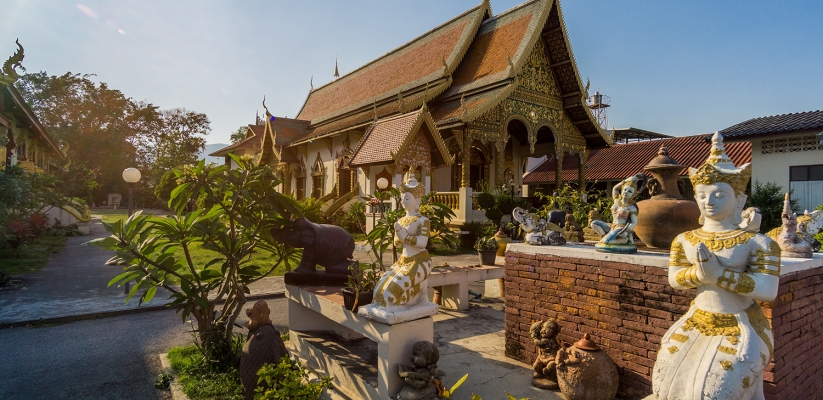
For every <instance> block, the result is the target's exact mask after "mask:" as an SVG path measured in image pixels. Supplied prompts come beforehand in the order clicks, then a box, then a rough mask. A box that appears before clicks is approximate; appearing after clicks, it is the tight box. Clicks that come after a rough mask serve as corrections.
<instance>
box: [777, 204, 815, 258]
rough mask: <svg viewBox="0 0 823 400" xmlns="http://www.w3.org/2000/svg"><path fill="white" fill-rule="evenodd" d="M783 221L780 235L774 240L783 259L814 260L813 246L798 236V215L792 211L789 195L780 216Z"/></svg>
mask: <svg viewBox="0 0 823 400" xmlns="http://www.w3.org/2000/svg"><path fill="white" fill-rule="evenodd" d="M780 218H781V219H782V220H783V225H782V226H781V231H780V233H778V234H777V236H775V237H773V239H774V240H775V241H776V242H777V245H778V246H780V249H781V250H782V256H783V257H795V258H812V253H813V252H812V245H811V244H810V243H809V242H807V241H806V240H805V239H804V238H803V237H801V236H800V235H798V234H797V214H795V213H794V211H792V203H791V198H790V197H789V193H786V196H785V197H784V200H783V213H782V214H781V215H780Z"/></svg>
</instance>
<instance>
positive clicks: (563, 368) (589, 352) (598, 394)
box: [555, 333, 620, 400]
mask: <svg viewBox="0 0 823 400" xmlns="http://www.w3.org/2000/svg"><path fill="white" fill-rule="evenodd" d="M555 362H556V364H557V383H558V384H559V385H560V391H561V392H562V393H563V395H564V396H566V398H567V399H568V400H611V399H614V397H615V396H616V395H617V386H618V385H619V384H620V378H619V377H618V375H617V366H616V365H615V364H614V361H612V359H611V358H610V357H609V355H608V354H606V352H604V351H602V350H600V347H598V346H597V344H596V343H594V342H593V341H591V337H590V336H589V334H588V333H587V334H585V335H583V338H582V339H580V340H578V341H577V342H576V343H575V344H574V346H572V347H567V348H563V349H560V351H558V352H557V358H556V359H555Z"/></svg>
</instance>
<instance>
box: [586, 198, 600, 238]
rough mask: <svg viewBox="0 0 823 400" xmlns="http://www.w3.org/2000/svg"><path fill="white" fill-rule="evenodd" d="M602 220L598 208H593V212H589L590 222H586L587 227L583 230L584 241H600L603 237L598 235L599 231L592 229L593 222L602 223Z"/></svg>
mask: <svg viewBox="0 0 823 400" xmlns="http://www.w3.org/2000/svg"><path fill="white" fill-rule="evenodd" d="M601 218H602V217H601V216H600V210H598V209H597V207H595V208H592V209H591V211H589V220H588V222H586V227H585V228H583V238H584V239H586V240H592V241H595V242H596V241H598V240H600V237H601V236H600V235H599V234H598V233H597V231H595V230H594V229H593V228H592V222H594V221H600V220H601Z"/></svg>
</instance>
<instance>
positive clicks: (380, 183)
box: [377, 178, 389, 190]
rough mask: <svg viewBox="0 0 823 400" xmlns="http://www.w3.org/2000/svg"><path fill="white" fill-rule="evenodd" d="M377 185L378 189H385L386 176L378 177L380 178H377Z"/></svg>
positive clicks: (386, 184) (387, 185)
mask: <svg viewBox="0 0 823 400" xmlns="http://www.w3.org/2000/svg"><path fill="white" fill-rule="evenodd" d="M377 187H378V188H379V189H380V190H385V189H386V188H387V187H389V180H388V179H386V178H380V179H378V180H377Z"/></svg>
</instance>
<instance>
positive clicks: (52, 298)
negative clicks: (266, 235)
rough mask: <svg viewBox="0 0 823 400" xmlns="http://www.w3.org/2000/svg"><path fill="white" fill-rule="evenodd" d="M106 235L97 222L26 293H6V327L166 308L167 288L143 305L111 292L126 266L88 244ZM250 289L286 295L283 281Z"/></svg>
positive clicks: (27, 283)
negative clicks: (66, 318)
mask: <svg viewBox="0 0 823 400" xmlns="http://www.w3.org/2000/svg"><path fill="white" fill-rule="evenodd" d="M106 236H108V233H107V232H106V231H105V229H104V228H103V224H102V223H101V222H100V220H99V219H95V220H92V223H91V229H90V234H89V235H86V236H77V237H69V238H67V240H66V247H65V248H64V249H63V251H62V252H60V253H58V254H55V255H54V256H53V257H52V258H51V259H50V260H49V261H48V262H47V263H46V265H45V266H44V267H43V269H41V270H40V271H38V272H36V273H33V274H25V275H20V276H19V277H22V278H23V287H22V288H20V289H18V290H12V291H3V292H0V324H10V323H16V322H21V321H36V320H39V319H41V318H42V319H54V318H65V317H73V316H80V315H88V314H96V313H104V312H113V311H131V310H137V309H140V308H156V307H157V306H162V305H163V304H165V303H166V302H167V299H168V298H169V292H168V291H166V290H165V289H162V288H160V289H158V291H157V295H156V296H155V298H154V299H153V300H152V301H151V302H149V303H144V304H142V305H140V304H138V303H139V302H138V301H137V296H135V297H134V298H132V300H130V301H129V302H128V303H124V301H125V299H126V296H127V295H126V294H125V293H124V291H123V289H124V288H123V287H122V286H121V287H117V286H112V287H107V284H108V282H109V281H110V280H111V279H112V278H114V277H115V276H117V275H120V274H121V273H123V269H122V267H120V266H113V265H106V261H107V260H108V259H109V258H111V257H112V256H113V255H114V252H112V251H109V250H106V249H103V248H101V247H96V246H83V245H82V244H83V243H85V242H88V241H89V240H92V239H96V238H100V237H106ZM250 289H251V291H252V294H253V295H257V296H262V295H276V294H280V293H283V292H284V290H285V286H284V285H283V278H282V277H267V278H263V279H261V280H260V281H257V282H255V283H253V284H252V285H250Z"/></svg>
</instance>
